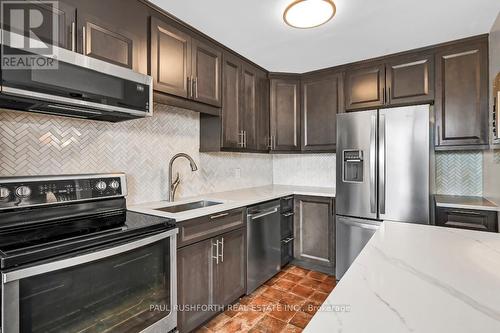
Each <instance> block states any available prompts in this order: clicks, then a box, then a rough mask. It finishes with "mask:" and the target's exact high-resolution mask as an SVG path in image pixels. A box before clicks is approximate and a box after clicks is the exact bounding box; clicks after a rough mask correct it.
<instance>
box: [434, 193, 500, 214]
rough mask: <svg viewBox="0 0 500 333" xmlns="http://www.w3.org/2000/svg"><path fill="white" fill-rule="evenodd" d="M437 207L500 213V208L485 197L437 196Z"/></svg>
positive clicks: (435, 197)
mask: <svg viewBox="0 0 500 333" xmlns="http://www.w3.org/2000/svg"><path fill="white" fill-rule="evenodd" d="M434 199H435V200H436V206H437V207H448V208H461V209H476V210H489V211H499V210H500V207H498V205H496V204H495V203H493V202H491V201H489V200H488V199H485V198H483V197H470V196H461V195H435V196H434Z"/></svg>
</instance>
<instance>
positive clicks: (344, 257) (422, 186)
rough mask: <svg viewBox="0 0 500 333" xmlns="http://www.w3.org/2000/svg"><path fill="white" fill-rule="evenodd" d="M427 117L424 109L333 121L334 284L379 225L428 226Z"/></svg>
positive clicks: (392, 110)
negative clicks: (334, 149)
mask: <svg viewBox="0 0 500 333" xmlns="http://www.w3.org/2000/svg"><path fill="white" fill-rule="evenodd" d="M430 115H431V107H430V106H429V105H418V106H409V107H400V108H390V109H382V110H371V111H362V112H352V113H344V114H339V115H338V118H337V197H336V215H337V217H336V242H335V244H336V277H337V279H340V278H341V277H342V276H343V275H344V273H345V272H346V271H347V269H348V268H349V266H350V265H351V263H352V262H353V261H354V259H355V258H356V257H357V255H358V254H359V252H361V250H362V249H363V247H364V246H365V245H366V243H367V242H368V240H369V239H370V238H371V236H372V235H373V233H374V232H375V231H376V230H377V228H378V226H379V225H380V223H381V222H382V221H388V220H389V221H398V222H407V223H422V224H429V223H430V219H431V212H430V202H431V192H432V188H433V181H432V179H433V178H434V177H433V171H432V170H433V156H432V151H433V150H432V149H431V140H430V138H431V133H430V129H431V126H430Z"/></svg>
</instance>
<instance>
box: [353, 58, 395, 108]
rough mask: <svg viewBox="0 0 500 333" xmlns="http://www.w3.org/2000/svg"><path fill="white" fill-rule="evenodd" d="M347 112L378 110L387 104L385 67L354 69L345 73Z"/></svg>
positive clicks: (372, 66) (381, 64) (376, 65)
mask: <svg viewBox="0 0 500 333" xmlns="http://www.w3.org/2000/svg"><path fill="white" fill-rule="evenodd" d="M345 101H346V106H345V107H346V110H349V111H350V110H357V109H369V108H377V107H380V106H382V105H384V103H385V65H384V64H383V63H380V64H373V65H369V66H361V67H358V66H356V67H353V68H350V69H348V70H347V71H346V73H345Z"/></svg>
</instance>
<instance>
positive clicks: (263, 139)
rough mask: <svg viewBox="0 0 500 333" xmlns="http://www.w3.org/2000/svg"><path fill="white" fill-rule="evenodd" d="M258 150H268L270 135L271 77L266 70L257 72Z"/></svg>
mask: <svg viewBox="0 0 500 333" xmlns="http://www.w3.org/2000/svg"><path fill="white" fill-rule="evenodd" d="M257 91H258V93H257V122H258V124H257V150H259V151H268V150H269V147H270V135H269V119H270V118H269V112H270V111H269V92H270V91H269V79H268V78H267V73H266V72H264V71H258V72H257Z"/></svg>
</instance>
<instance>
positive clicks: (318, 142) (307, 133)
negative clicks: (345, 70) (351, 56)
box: [301, 73, 344, 151]
mask: <svg viewBox="0 0 500 333" xmlns="http://www.w3.org/2000/svg"><path fill="white" fill-rule="evenodd" d="M301 81H302V82H301V92H302V108H301V111H302V118H301V123H302V132H301V133H302V150H306V151H335V148H336V141H337V113H341V112H343V108H344V105H343V89H342V84H343V82H342V74H341V73H337V74H329V75H319V76H313V77H306V78H304V79H302V80H301Z"/></svg>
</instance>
